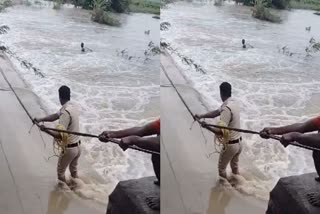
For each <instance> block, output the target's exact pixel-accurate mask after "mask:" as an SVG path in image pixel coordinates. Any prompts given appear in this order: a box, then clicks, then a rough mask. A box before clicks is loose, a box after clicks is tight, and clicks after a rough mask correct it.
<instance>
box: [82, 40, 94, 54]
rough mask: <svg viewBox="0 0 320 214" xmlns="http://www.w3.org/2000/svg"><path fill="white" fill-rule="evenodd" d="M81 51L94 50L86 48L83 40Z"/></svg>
mask: <svg viewBox="0 0 320 214" xmlns="http://www.w3.org/2000/svg"><path fill="white" fill-rule="evenodd" d="M81 51H82V52H88V51H89V52H92V50H91V49H90V48H86V47H84V43H83V42H81Z"/></svg>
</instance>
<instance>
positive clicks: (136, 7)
mask: <svg viewBox="0 0 320 214" xmlns="http://www.w3.org/2000/svg"><path fill="white" fill-rule="evenodd" d="M129 10H130V12H132V13H150V14H156V15H160V1H158V0H148V1H143V0H132V1H130V4H129Z"/></svg>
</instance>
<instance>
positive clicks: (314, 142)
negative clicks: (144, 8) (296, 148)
mask: <svg viewBox="0 0 320 214" xmlns="http://www.w3.org/2000/svg"><path fill="white" fill-rule="evenodd" d="M294 141H297V142H298V143H300V144H303V145H307V146H312V147H316V148H319V149H320V143H319V142H320V134H300V135H297V136H296V137H295V139H294Z"/></svg>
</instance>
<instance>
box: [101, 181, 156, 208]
mask: <svg viewBox="0 0 320 214" xmlns="http://www.w3.org/2000/svg"><path fill="white" fill-rule="evenodd" d="M155 180H157V179H156V177H144V178H140V179H135V180H127V181H120V182H119V183H118V185H117V186H116V188H115V189H114V191H113V192H112V193H111V195H110V196H109V204H108V208H107V214H124V213H130V214H159V213H160V212H159V211H156V210H152V209H151V208H150V207H149V206H148V205H147V203H146V198H148V197H160V187H159V186H156V185H155V184H154V183H153V182H154V181H155Z"/></svg>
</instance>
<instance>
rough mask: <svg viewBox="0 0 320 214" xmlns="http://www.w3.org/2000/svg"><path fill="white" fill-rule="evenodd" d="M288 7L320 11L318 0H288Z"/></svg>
mask: <svg viewBox="0 0 320 214" xmlns="http://www.w3.org/2000/svg"><path fill="white" fill-rule="evenodd" d="M290 8H291V9H303V10H316V11H320V1H317V0H302V1H296V0H291V1H290Z"/></svg>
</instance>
